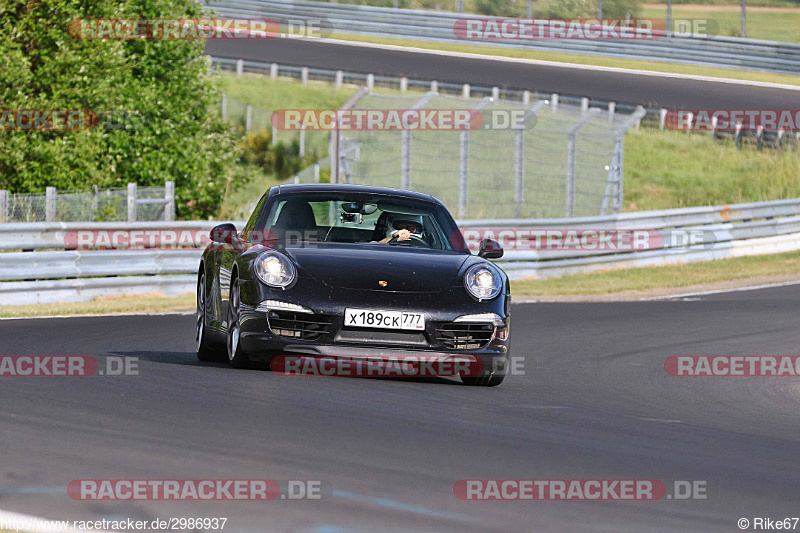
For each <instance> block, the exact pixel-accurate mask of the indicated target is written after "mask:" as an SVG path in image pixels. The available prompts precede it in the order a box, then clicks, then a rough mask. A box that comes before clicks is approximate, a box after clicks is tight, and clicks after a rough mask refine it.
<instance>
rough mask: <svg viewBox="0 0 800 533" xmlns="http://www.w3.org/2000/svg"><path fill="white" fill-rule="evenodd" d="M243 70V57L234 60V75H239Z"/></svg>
mask: <svg viewBox="0 0 800 533" xmlns="http://www.w3.org/2000/svg"><path fill="white" fill-rule="evenodd" d="M243 72H244V59H237V60H236V75H237V76H239V77H241V76H242V73H243Z"/></svg>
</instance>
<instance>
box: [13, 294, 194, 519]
mask: <svg viewBox="0 0 800 533" xmlns="http://www.w3.org/2000/svg"><path fill="white" fill-rule="evenodd" d="M194 309H195V295H194V293H188V294H183V295H180V296H164V295H162V294H142V295H125V296H114V297H108V298H95V299H94V300H92V301H90V302H74V303H55V304H34V305H11V306H3V307H0V318H16V317H35V316H60V315H108V314H127V313H166V312H183V311H194ZM0 533H2V531H0Z"/></svg>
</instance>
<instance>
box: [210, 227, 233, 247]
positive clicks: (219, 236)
mask: <svg viewBox="0 0 800 533" xmlns="http://www.w3.org/2000/svg"><path fill="white" fill-rule="evenodd" d="M210 237H211V240H212V241H213V242H218V243H221V244H231V245H232V244H233V243H234V242H236V241H237V240H238V233H237V231H236V226H234V225H233V224H230V223H228V224H220V225H219V226H214V229H212V230H211V235H210Z"/></svg>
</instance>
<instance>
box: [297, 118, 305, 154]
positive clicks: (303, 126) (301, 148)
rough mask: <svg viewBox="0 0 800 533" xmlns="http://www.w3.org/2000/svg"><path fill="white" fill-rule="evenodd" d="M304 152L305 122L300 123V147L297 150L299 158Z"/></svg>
mask: <svg viewBox="0 0 800 533" xmlns="http://www.w3.org/2000/svg"><path fill="white" fill-rule="evenodd" d="M305 153H306V124H305V122H304V123H302V124H301V125H300V147H299V148H298V150H297V155H299V156H300V157H301V158H302V157H303V156H304V155H305Z"/></svg>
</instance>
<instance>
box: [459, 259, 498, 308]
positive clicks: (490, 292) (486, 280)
mask: <svg viewBox="0 0 800 533" xmlns="http://www.w3.org/2000/svg"><path fill="white" fill-rule="evenodd" d="M464 286H465V287H466V288H467V291H468V292H469V293H470V294H471V295H472V296H474V297H475V298H477V299H478V300H491V299H492V298H495V297H497V295H498V294H500V291H501V290H503V279H502V278H501V277H500V274H499V273H498V272H497V270H495V269H494V268H492V267H489V266H486V265H475V266H473V267H470V269H469V270H467V273H466V274H464Z"/></svg>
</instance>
